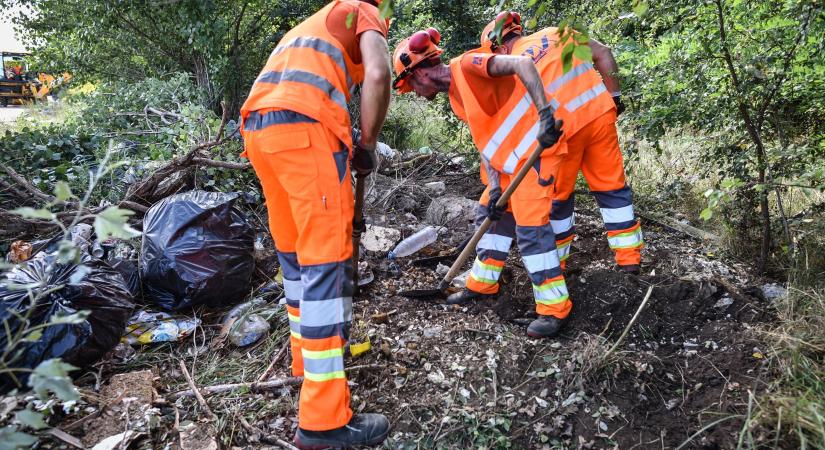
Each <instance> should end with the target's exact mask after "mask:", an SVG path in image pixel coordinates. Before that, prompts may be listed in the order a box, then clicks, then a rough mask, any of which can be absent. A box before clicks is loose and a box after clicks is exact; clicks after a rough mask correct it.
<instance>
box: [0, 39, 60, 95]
mask: <svg viewBox="0 0 825 450" xmlns="http://www.w3.org/2000/svg"><path fill="white" fill-rule="evenodd" d="M28 56H30V55H29V54H28V53H16V52H0V67H2V69H3V70H2V73H0V106H8V105H11V104H25V103H32V102H34V101H36V100H45V99H46V98H47V96H48V95H49V94H55V93H57V91H58V90H59V89H60V88H61V87H63V86H64V85H65V84H67V83H68V82H69V80H71V78H72V76H71V74H69V73H68V72H66V73H63V74H61V75H59V76H57V77H55V76H54V75H50V74H47V73H37V72H29V70H28V64H27V62H26V58H27V57H28Z"/></svg>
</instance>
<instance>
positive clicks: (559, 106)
mask: <svg viewBox="0 0 825 450" xmlns="http://www.w3.org/2000/svg"><path fill="white" fill-rule="evenodd" d="M558 41H559V34H558V29H557V28H545V29H543V30H540V31H538V32H536V33H534V34H531V35H529V36H524V37H522V38H521V39H519V40H518V42H517V43H516V45H515V46H514V47H513V51H512V54H513V55H522V56H529V57H531V58H532V59H533V62H534V63H535V65H536V69H537V70H538V72H539V75H540V76H541V79H542V81H544V83H545V91H546V94H547V97H548V99H549V101H550V103H551V104H552V105H553V107H554V108H556V113H555V117H556V119H561V120H563V121H564V126H563V128H562V130H563V132H564V135H563V137H562V142H563V141H564V140H565V139H569V138H570V137H571V136H573V135H574V134H576V132H577V131H579V130H580V129H581V128H582V127H584V126H585V125H587V124H589V123H590V122H592V121H593V120H595V119H596V118H598V117H599V116H601V115H602V114H604V113H606V112H607V111H609V110H610V109H612V108H615V104H614V103H613V99H612V97H611V96H610V93H609V92H607V88H606V87H605V85H604V83H603V82H602V78H601V76H599V74H598V72H596V70H594V68H593V64H592V63H590V62H584V61H581V60H579V59H578V58H576V57H573V65H572V68H571V69H570V71H568V72H567V73H563V69H562V59H561V52H562V49H563V46H561V45H557V44H558ZM482 51H487V50H484V49H477V50H473V51H471V52H469V53H473V52H482ZM460 58H461V57H459V58H456V59H454V60H452V61H451V62H450V72H451V73H452V82H453V83H456V88H457V89H458V92H459V94H460V97H461V103H459V101H458V99H454V98H452V97H450V103H451V105H452V107H453V109H454V110H456V111H461V110H462V109H463V111H464V114H463V116H464V117H465V118H466V122H467V124H468V125H469V127H470V134H471V135H472V137H473V142H475V144H476V147H478V149H479V150H480V151H481V153H482V155H484V156H485V157H486V158H487V159H488V160H490V163H491V166H492V167H493V168H494V169H496V170H498V171H500V172H503V173H506V174H512V173H514V172H515V170H516V167H517V166H518V163H519V161H520V160H521V159H523V158H526V157H527V156H529V155H528V153H529V152H530V150H531V149H533V147H534V146H535V144H536V136H537V134H538V130H539V118H538V112H537V111H536V108H535V107H533V105H532V103H533V102H532V100H531V99H530V95H529V94H528V93H527V89H526V88H525V87H524V85H523V84H522V83H520V82H518V83H516V87H515V89H513V93H512V95H511V97H510V98H509V100H507V102H506V103H505V104H504V107H502V108H501V109H499V110H498V111H497V112H496V113H495V114H493V115H488V114H487V113H486V112H485V111H484V109H483V108H482V107H481V106H480V104H479V102H478V100H476V97H475V93H474V92H473V90H472V89H471V88H470V85H469V83H468V82H467V79H466V77H465V76H464V74H463V73H462V70H461V64H460V63H459V59H460ZM462 103H463V105H462ZM462 106H463V108H462Z"/></svg>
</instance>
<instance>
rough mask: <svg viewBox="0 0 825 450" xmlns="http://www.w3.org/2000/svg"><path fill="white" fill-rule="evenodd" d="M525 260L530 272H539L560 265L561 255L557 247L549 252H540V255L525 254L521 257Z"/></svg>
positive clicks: (525, 265)
mask: <svg viewBox="0 0 825 450" xmlns="http://www.w3.org/2000/svg"><path fill="white" fill-rule="evenodd" d="M521 258H522V259H523V260H524V267H526V268H527V271H528V272H530V273H538V272H541V271H542V270H551V269H555V268H557V267H559V265H560V264H559V255H558V253H557V252H556V250H555V249H553V250H552V251H549V252H545V253H540V254H538V255H525V256H522V257H521Z"/></svg>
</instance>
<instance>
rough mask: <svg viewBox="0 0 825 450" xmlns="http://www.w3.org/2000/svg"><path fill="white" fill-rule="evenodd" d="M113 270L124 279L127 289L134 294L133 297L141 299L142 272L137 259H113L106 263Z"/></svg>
mask: <svg viewBox="0 0 825 450" xmlns="http://www.w3.org/2000/svg"><path fill="white" fill-rule="evenodd" d="M106 263H107V264H108V265H109V267H111V268H112V269H115V270H116V271H118V272H119V273H120V275H121V276H122V277H123V281H124V282H125V283H126V288H127V289H129V292H130V293H131V294H132V297H134V298H139V297H140V296H141V291H140V270H139V269H138V261H137V260H136V259H120V258H113V259H109V260H107V261H106Z"/></svg>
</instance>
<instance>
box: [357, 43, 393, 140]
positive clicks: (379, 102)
mask: <svg viewBox="0 0 825 450" xmlns="http://www.w3.org/2000/svg"><path fill="white" fill-rule="evenodd" d="M359 46H360V48H361V58H362V60H363V61H364V84H363V85H362V88H361V144H362V145H363V146H364V147H365V148H366V149H368V150H372V149H375V143H376V142H377V141H378V132H379V131H381V126H382V125H384V119H385V118H386V117H387V108H388V107H389V105H390V81H391V79H392V75H391V72H390V57H389V54H390V52H389V50H388V49H387V40H386V39H385V38H384V36H382V35H381V33H379V32H377V31H366V32H364V33H363V34H361V36H360V42H359Z"/></svg>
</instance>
